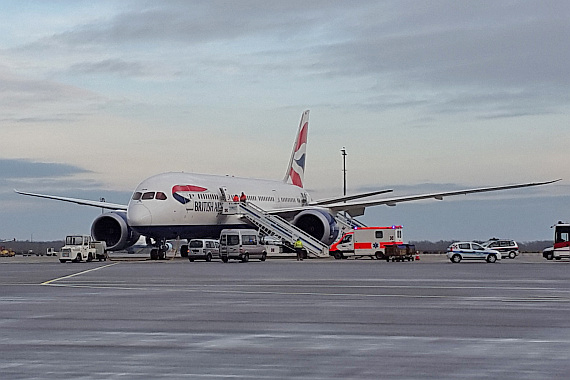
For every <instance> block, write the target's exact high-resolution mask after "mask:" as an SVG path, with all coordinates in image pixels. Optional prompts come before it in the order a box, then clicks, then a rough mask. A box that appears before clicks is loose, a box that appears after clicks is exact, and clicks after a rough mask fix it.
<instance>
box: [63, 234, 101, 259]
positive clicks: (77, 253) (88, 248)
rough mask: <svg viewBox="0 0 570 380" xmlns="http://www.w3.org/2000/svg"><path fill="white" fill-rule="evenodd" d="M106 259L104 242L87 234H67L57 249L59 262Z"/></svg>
mask: <svg viewBox="0 0 570 380" xmlns="http://www.w3.org/2000/svg"><path fill="white" fill-rule="evenodd" d="M96 259H97V260H99V261H101V260H104V261H107V252H106V246H105V242H103V241H95V240H93V238H92V237H91V236H89V235H69V236H66V238H65V245H64V246H63V247H62V248H61V251H59V262H61V263H65V262H67V261H73V262H80V261H93V260H96Z"/></svg>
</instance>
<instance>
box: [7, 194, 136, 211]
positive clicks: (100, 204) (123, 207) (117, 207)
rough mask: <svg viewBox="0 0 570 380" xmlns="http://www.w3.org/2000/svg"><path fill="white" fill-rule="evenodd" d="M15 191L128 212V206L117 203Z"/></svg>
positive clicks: (31, 195) (32, 195)
mask: <svg viewBox="0 0 570 380" xmlns="http://www.w3.org/2000/svg"><path fill="white" fill-rule="evenodd" d="M14 191H15V192H16V193H18V194H22V195H28V196H30V197H38V198H46V199H54V200H56V201H63V202H71V203H77V204H78V205H83V206H93V207H100V208H106V209H109V210H123V211H127V206H126V205H120V204H117V203H109V202H101V201H90V200H87V199H77V198H67V197H58V196H55V195H45V194H34V193H26V192H23V191H18V190H16V189H14Z"/></svg>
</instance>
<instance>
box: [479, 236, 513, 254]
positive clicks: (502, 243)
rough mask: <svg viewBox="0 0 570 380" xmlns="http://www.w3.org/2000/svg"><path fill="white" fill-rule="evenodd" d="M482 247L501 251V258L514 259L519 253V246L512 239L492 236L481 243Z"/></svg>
mask: <svg viewBox="0 0 570 380" xmlns="http://www.w3.org/2000/svg"><path fill="white" fill-rule="evenodd" d="M483 247H485V248H489V249H494V250H495V251H499V252H501V256H503V258H504V257H508V258H509V259H514V258H515V257H517V256H518V254H519V246H518V244H517V242H516V241H514V240H507V239H497V238H493V239H489V241H486V242H485V243H483Z"/></svg>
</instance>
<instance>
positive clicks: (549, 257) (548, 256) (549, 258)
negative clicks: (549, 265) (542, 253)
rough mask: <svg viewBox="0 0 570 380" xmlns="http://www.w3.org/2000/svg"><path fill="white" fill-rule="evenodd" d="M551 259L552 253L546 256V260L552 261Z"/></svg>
mask: <svg viewBox="0 0 570 380" xmlns="http://www.w3.org/2000/svg"><path fill="white" fill-rule="evenodd" d="M553 258H554V255H553V254H552V252H550V253H547V254H546V260H552V259H553Z"/></svg>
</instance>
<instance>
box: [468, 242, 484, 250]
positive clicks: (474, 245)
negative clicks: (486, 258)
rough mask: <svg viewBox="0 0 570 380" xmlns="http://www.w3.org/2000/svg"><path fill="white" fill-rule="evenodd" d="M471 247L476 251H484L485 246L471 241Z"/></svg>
mask: <svg viewBox="0 0 570 380" xmlns="http://www.w3.org/2000/svg"><path fill="white" fill-rule="evenodd" d="M471 248H472V249H473V250H475V251H484V250H485V248H483V247H481V246H480V245H479V244H476V243H471Z"/></svg>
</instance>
